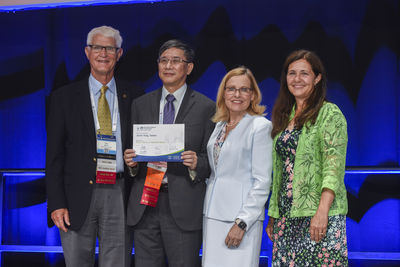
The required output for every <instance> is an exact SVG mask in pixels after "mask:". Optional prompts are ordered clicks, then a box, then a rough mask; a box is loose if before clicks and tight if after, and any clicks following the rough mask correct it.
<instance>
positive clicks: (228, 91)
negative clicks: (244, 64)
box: [225, 87, 253, 95]
mask: <svg viewBox="0 0 400 267" xmlns="http://www.w3.org/2000/svg"><path fill="white" fill-rule="evenodd" d="M236 91H238V92H239V93H240V94H242V95H248V94H250V93H251V92H252V91H253V89H251V88H248V87H241V88H235V87H226V88H225V93H226V94H227V95H234V94H236Z"/></svg>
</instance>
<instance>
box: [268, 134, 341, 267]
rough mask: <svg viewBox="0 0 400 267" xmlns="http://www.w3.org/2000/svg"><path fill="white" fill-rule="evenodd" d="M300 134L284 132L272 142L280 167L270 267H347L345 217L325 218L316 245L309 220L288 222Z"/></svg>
mask: <svg viewBox="0 0 400 267" xmlns="http://www.w3.org/2000/svg"><path fill="white" fill-rule="evenodd" d="M300 134H301V130H298V129H293V130H292V131H289V130H287V129H286V130H285V131H283V132H282V134H281V135H280V136H279V138H278V140H277V142H276V147H275V149H276V152H277V156H278V157H279V159H280V160H282V161H283V162H284V164H283V171H282V173H283V177H282V179H283V180H282V183H281V188H280V192H279V203H278V208H279V215H280V217H279V218H278V219H275V221H274V228H273V249H272V266H290V267H293V266H299V267H304V266H313V267H314V266H322V267H333V266H348V262H347V239H346V216H345V215H335V216H329V217H328V230H327V234H326V236H325V237H324V238H323V239H322V240H321V241H320V242H318V243H316V242H315V241H312V240H311V238H310V232H309V228H310V221H311V218H312V217H296V218H290V217H289V213H290V208H291V206H292V201H293V195H292V193H293V192H292V182H293V166H294V160H295V157H296V148H297V141H298V139H299V135H300Z"/></svg>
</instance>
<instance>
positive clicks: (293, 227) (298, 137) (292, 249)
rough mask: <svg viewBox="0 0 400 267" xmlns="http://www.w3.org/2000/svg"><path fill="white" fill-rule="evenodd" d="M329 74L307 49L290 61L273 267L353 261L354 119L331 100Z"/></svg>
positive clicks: (272, 210) (278, 123) (276, 155)
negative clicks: (349, 167)
mask: <svg viewBox="0 0 400 267" xmlns="http://www.w3.org/2000/svg"><path fill="white" fill-rule="evenodd" d="M325 96H326V74H325V69H324V67H323V65H322V62H321V60H320V59H319V57H318V56H317V55H316V54H315V53H313V52H310V51H307V50H298V51H294V52H292V53H291V54H290V55H289V56H288V57H287V59H286V61H285V64H284V67H283V70H282V75H281V88H280V92H279V96H278V99H277V100H276V103H275V106H274V109H273V111H272V123H273V129H272V133H271V135H272V137H273V138H274V151H273V168H274V169H273V172H274V173H273V187H272V195H271V200H270V205H269V209H268V215H269V216H270V218H269V221H268V226H267V229H266V231H267V234H268V236H269V238H270V239H271V240H272V242H273V250H272V266H290V267H293V266H301V267H303V266H324V267H328V266H329V267H330V266H348V262H347V239H346V213H347V197H346V187H345V185H344V171H345V162H346V147H347V124H346V119H345V118H344V116H343V114H342V112H341V111H340V109H339V108H338V107H337V106H336V105H335V104H332V103H329V102H327V101H326V99H325Z"/></svg>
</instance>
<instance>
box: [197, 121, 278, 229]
mask: <svg viewBox="0 0 400 267" xmlns="http://www.w3.org/2000/svg"><path fill="white" fill-rule="evenodd" d="M224 125H225V122H218V123H217V125H216V127H215V129H214V132H213V133H212V134H211V137H210V139H209V141H208V145H207V153H208V160H209V163H210V167H211V175H210V178H209V179H208V181H207V191H206V197H205V200H204V210H203V213H204V216H205V217H208V218H212V219H217V220H221V221H227V222H231V221H234V220H235V219H236V218H240V219H242V220H244V221H245V222H246V224H247V229H249V228H250V227H251V226H252V225H253V223H254V222H255V221H256V220H264V216H265V214H264V213H265V202H266V201H267V199H268V195H269V191H270V185H271V173H272V138H271V130H272V123H271V122H270V121H269V120H267V119H266V118H264V117H262V116H252V115H249V114H246V115H245V116H244V117H243V118H242V120H241V121H240V122H239V124H238V125H236V127H235V128H234V129H233V130H232V131H231V132H230V133H229V134H228V136H227V137H226V138H225V141H224V144H223V146H222V148H221V151H220V154H219V159H218V165H217V168H216V167H215V164H214V155H213V150H214V144H215V140H216V138H217V136H218V134H219V132H220V131H221V130H222V128H223V127H224Z"/></svg>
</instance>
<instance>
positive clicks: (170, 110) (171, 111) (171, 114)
mask: <svg viewBox="0 0 400 267" xmlns="http://www.w3.org/2000/svg"><path fill="white" fill-rule="evenodd" d="M166 99H167V103H165V105H164V113H163V124H173V123H174V119H175V108H174V104H173V103H172V102H174V100H175V97H174V95H172V94H169V95H167V97H166Z"/></svg>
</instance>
